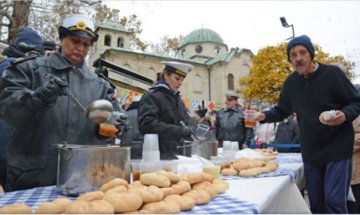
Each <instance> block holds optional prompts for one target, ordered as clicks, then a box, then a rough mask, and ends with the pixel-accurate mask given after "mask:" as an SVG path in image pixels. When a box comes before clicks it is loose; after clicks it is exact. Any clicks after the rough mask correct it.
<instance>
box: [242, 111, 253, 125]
mask: <svg viewBox="0 0 360 215" xmlns="http://www.w3.org/2000/svg"><path fill="white" fill-rule="evenodd" d="M244 122H245V127H246V128H254V127H255V126H256V113H255V112H244Z"/></svg>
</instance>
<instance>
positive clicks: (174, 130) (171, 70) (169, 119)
mask: <svg viewBox="0 0 360 215" xmlns="http://www.w3.org/2000/svg"><path fill="white" fill-rule="evenodd" d="M162 63H164V64H165V68H164V70H163V72H162V74H161V77H160V80H159V82H158V83H157V84H156V85H155V86H154V87H153V88H151V89H150V91H149V92H147V93H146V94H145V95H144V96H143V97H142V99H141V100H140V103H139V108H138V110H139V112H138V123H139V130H140V132H141V133H142V134H143V135H145V134H158V137H159V150H160V159H161V160H170V159H177V157H176V154H177V147H178V146H181V145H182V143H183V140H184V138H189V137H190V136H191V134H193V133H194V132H193V131H194V129H193V128H192V127H191V126H189V123H190V117H189V115H188V112H187V110H186V108H185V105H184V103H183V102H182V100H181V97H180V92H179V88H180V87H181V85H182V83H183V81H184V79H185V77H186V75H187V73H188V72H190V71H191V69H192V68H193V66H192V65H190V64H185V63H179V62H173V61H171V62H168V61H166V62H164V61H162Z"/></svg>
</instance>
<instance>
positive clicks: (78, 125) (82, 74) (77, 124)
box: [0, 51, 116, 191]
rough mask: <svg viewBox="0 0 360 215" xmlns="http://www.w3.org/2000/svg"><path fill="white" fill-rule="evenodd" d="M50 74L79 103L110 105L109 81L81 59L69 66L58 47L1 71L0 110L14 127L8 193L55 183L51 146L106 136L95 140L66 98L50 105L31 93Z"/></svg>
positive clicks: (93, 131) (92, 126)
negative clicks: (99, 76) (66, 85)
mask: <svg viewBox="0 0 360 215" xmlns="http://www.w3.org/2000/svg"><path fill="white" fill-rule="evenodd" d="M49 74H50V75H53V76H57V77H60V78H61V79H63V80H65V81H66V82H67V83H68V84H69V86H68V89H69V90H70V91H71V92H72V93H73V94H74V96H75V97H76V98H77V99H78V100H79V102H80V103H81V104H83V106H86V105H87V104H89V103H90V102H92V101H94V100H97V99H108V100H110V101H112V102H113V104H114V105H115V103H114V102H115V101H114V99H113V98H112V95H113V93H114V90H113V88H112V87H110V84H109V83H108V82H106V81H105V80H103V79H101V78H98V77H97V75H96V74H95V73H93V72H91V71H90V70H89V68H88V67H87V65H86V63H82V64H81V65H77V66H72V65H70V64H69V63H68V62H67V61H66V60H65V59H64V58H63V57H62V56H61V54H60V53H59V52H58V51H57V52H55V53H53V54H51V55H50V56H49V57H39V58H36V59H34V60H27V61H24V62H21V63H18V64H17V65H16V66H13V67H10V68H9V69H8V70H5V74H4V75H3V76H2V79H1V80H0V114H1V117H2V118H3V119H5V120H6V121H7V122H8V123H9V124H11V125H12V126H13V127H14V128H15V131H14V134H13V137H12V140H11V142H10V144H9V160H8V178H7V185H6V189H7V191H11V190H18V189H27V188H31V187H37V186H47V185H53V184H55V182H56V169H57V157H56V156H57V150H56V149H55V148H54V147H53V144H59V143H63V142H66V143H67V144H103V143H105V142H106V141H107V140H108V139H103V140H101V139H100V138H99V136H98V129H97V126H96V125H95V124H93V123H91V122H89V121H88V120H87V119H86V117H85V114H83V113H82V112H80V111H79V109H78V108H77V106H75V105H74V104H73V102H71V100H70V99H69V97H68V96H61V97H59V98H58V99H57V101H56V103H55V104H50V105H49V104H45V103H43V102H42V101H41V100H40V99H39V98H37V97H35V96H34V91H35V90H36V89H37V88H39V87H41V86H43V85H44V83H45V82H47V81H48V78H49ZM115 109H116V108H115Z"/></svg>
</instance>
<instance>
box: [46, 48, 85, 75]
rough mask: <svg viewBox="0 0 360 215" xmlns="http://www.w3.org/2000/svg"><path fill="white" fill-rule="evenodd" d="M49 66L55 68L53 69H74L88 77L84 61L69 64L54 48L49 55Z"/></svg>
mask: <svg viewBox="0 0 360 215" xmlns="http://www.w3.org/2000/svg"><path fill="white" fill-rule="evenodd" d="M50 62H51V67H52V68H54V69H55V71H64V70H70V69H72V68H73V69H76V71H77V72H80V73H82V74H83V75H84V76H85V77H87V78H90V76H89V74H88V72H85V71H87V70H86V64H85V63H84V61H83V62H82V63H81V64H78V65H71V64H70V63H69V62H68V61H67V60H66V59H65V58H64V57H63V56H62V55H61V53H60V52H59V50H56V51H55V52H54V53H53V54H52V55H50Z"/></svg>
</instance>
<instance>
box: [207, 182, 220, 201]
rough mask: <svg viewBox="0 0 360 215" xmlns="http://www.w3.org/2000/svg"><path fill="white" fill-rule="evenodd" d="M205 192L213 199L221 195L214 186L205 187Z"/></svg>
mask: <svg viewBox="0 0 360 215" xmlns="http://www.w3.org/2000/svg"><path fill="white" fill-rule="evenodd" d="M203 190H205V191H206V192H207V193H209V195H210V197H211V198H212V199H213V198H215V197H216V196H217V195H218V194H219V190H218V189H217V188H216V187H215V185H214V184H211V185H210V186H207V187H204V189H203Z"/></svg>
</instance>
